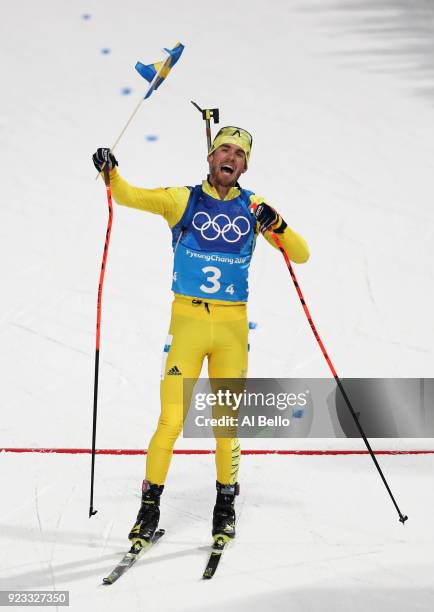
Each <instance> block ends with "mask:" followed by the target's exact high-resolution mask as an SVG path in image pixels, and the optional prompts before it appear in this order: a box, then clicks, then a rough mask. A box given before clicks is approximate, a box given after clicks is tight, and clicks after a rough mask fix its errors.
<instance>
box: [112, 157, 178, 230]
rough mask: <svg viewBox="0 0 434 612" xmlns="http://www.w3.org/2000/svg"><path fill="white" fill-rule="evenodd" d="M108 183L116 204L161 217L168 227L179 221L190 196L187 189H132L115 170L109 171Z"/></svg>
mask: <svg viewBox="0 0 434 612" xmlns="http://www.w3.org/2000/svg"><path fill="white" fill-rule="evenodd" d="M110 183H111V187H112V194H113V198H114V199H115V201H116V202H117V203H118V204H121V205H122V206H128V207H130V208H137V209H139V210H145V211H147V212H150V213H153V214H155V215H161V216H162V217H164V218H165V219H166V221H167V223H168V224H169V226H170V227H173V226H174V225H176V224H177V223H178V221H179V220H180V219H181V217H182V215H183V214H184V211H185V208H186V206H187V202H188V198H189V196H190V190H189V189H188V187H168V188H166V189H164V188H162V187H159V188H157V189H144V188H143V187H134V186H133V185H130V184H129V183H128V182H127V181H126V180H125V179H123V178H122V177H121V175H120V174H119V172H118V170H117V168H114V169H113V170H111V171H110Z"/></svg>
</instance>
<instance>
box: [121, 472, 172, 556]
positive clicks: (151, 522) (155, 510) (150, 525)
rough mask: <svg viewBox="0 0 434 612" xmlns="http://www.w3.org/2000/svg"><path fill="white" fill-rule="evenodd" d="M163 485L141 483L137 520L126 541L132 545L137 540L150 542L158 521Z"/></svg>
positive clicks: (145, 481)
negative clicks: (140, 500) (140, 502)
mask: <svg viewBox="0 0 434 612" xmlns="http://www.w3.org/2000/svg"><path fill="white" fill-rule="evenodd" d="M163 489H164V485H156V484H152V483H151V482H148V481H147V480H144V481H143V483H142V505H141V506H140V510H139V513H138V515H137V520H136V522H135V525H134V527H133V528H132V529H131V531H130V534H129V536H128V539H129V540H131V542H132V543H133V545H134V544H135V543H136V542H137V541H138V540H145V541H146V542H150V541H151V539H152V537H153V535H154V533H155V531H156V529H157V527H158V521H159V520H160V495H161V494H162V492H163Z"/></svg>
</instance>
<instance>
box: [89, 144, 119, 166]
mask: <svg viewBox="0 0 434 612" xmlns="http://www.w3.org/2000/svg"><path fill="white" fill-rule="evenodd" d="M92 161H93V163H94V166H95V168H96V169H97V170H98V172H102V169H103V167H104V166H108V167H109V170H112V169H113V168H114V167H115V166H118V165H119V164H118V160H117V159H116V157H115V156H114V155H113V153H111V151H110V149H108V148H107V147H101V148H99V149H97V151H96V153H94V154H93V155H92Z"/></svg>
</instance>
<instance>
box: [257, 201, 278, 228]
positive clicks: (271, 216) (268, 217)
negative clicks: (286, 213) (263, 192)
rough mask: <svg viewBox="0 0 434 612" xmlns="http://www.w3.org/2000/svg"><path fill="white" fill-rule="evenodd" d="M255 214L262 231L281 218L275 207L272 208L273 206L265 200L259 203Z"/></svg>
mask: <svg viewBox="0 0 434 612" xmlns="http://www.w3.org/2000/svg"><path fill="white" fill-rule="evenodd" d="M254 214H255V217H256V221H257V222H258V223H259V226H260V229H261V232H262V233H264V232H266V231H267V230H268V229H270V227H272V225H274V224H275V223H277V221H278V220H279V215H278V214H277V212H276V211H275V210H274V208H271V206H268V204H265V202H262V203H261V204H258V206H257V207H256V209H255V213H254Z"/></svg>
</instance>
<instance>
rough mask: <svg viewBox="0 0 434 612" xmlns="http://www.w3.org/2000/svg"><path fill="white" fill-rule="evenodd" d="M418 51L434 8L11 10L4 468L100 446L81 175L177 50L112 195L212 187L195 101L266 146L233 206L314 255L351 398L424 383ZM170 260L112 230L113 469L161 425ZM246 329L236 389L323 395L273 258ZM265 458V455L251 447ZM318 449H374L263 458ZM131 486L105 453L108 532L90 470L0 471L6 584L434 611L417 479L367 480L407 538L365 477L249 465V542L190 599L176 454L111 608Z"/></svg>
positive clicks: (179, 601)
mask: <svg viewBox="0 0 434 612" xmlns="http://www.w3.org/2000/svg"><path fill="white" fill-rule="evenodd" d="M85 15H88V16H89V18H87V19H86V18H84V16H85ZM433 30H434V9H433V7H432V5H431V4H429V3H426V2H423V1H422V0H419V1H418V2H405V1H404V0H401V1H400V0H390V1H387V0H379V1H378V2H371V1H370V0H367V1H366V2H356V1H354V0H345V1H336V2H331V1H330V0H324V1H320V0H316V1H312V2H295V1H288V0H286V1H284V0H272V1H270V2H266V1H265V0H261V1H253V0H250V1H249V2H248V1H247V0H238V1H237V2H228V0H222V1H221V2H218V3H215V2H210V1H209V0H206V1H204V2H194V1H193V0H188V1H187V0H182V1H180V2H174V1H173V0H171V1H169V2H165V3H158V4H156V3H151V2H148V1H143V0H142V1H139V0H124V2H114V1H113V0H109V1H108V0H106V1H105V2H102V1H101V0H88V1H84V0H80V1H75V2H67V1H66V0H63V1H61V0H56V1H55V0H40V1H39V2H35V3H33V2H29V1H25V0H16V1H15V2H14V3H9V2H8V3H7V5H5V6H4V9H3V11H2V18H1V20H0V53H1V58H2V62H1V64H0V71H1V83H2V95H1V97H0V138H1V145H2V146H1V170H2V173H1V177H2V182H1V184H2V193H1V205H0V249H1V251H0V254H1V257H0V260H1V269H2V273H1V279H2V284H1V289H2V290H1V302H0V332H1V337H0V338H1V345H0V346H1V351H0V360H1V361H0V372H1V390H2V393H1V423H0V434H1V438H0V440H1V442H0V447H66V448H73V447H79V448H88V447H89V446H90V442H91V422H92V403H93V368H94V350H95V319H96V297H97V285H98V277H99V269H100V265H101V256H102V250H103V244H104V237H105V230H106V222H107V205H106V198H105V190H104V187H103V184H102V181H100V180H99V181H95V180H94V179H95V171H94V168H93V165H92V162H91V155H92V153H93V152H94V151H95V149H96V148H97V147H98V146H110V145H111V143H112V142H113V141H114V140H115V138H116V136H117V134H118V133H119V131H120V130H121V128H122V126H123V124H124V123H125V121H126V120H127V118H128V116H129V114H130V113H131V112H132V110H133V108H134V106H135V104H136V103H137V101H138V100H139V99H140V96H141V95H142V93H143V91H144V82H143V81H142V80H141V78H140V77H139V75H138V74H137V73H136V72H135V71H134V65H135V63H136V61H138V60H140V61H142V62H144V63H150V62H153V61H159V60H161V59H162V58H163V57H164V54H163V53H162V52H161V49H162V47H164V46H166V47H172V46H173V45H174V44H175V43H176V42H177V41H178V40H179V41H181V42H182V43H183V44H185V46H186V48H185V51H184V54H183V56H182V58H181V60H180V61H179V63H178V64H177V65H176V67H175V68H174V70H173V72H172V73H171V74H170V75H169V77H168V79H167V82H165V83H164V84H163V86H162V87H161V89H160V90H159V91H158V92H157V93H156V94H155V95H153V96H152V97H151V98H150V99H149V100H148V101H146V102H144V103H143V107H142V108H141V110H140V113H139V114H138V116H137V117H136V118H135V120H134V122H133V124H132V125H131V126H130V128H129V129H128V131H127V132H126V134H125V136H124V138H123V139H122V141H121V143H120V145H119V147H118V148H117V150H116V156H117V158H118V160H119V164H120V171H121V173H122V174H123V176H124V177H125V178H127V179H128V180H129V181H131V182H133V183H135V184H138V185H142V186H147V187H154V186H155V187H157V186H169V185H184V184H189V185H192V184H196V183H197V182H199V181H201V180H202V178H204V176H205V174H206V171H207V166H206V160H205V156H206V141H205V130H204V125H203V122H202V119H201V117H200V115H199V113H198V111H197V110H196V109H194V108H193V106H192V105H191V104H190V100H195V101H196V102H198V103H199V104H200V105H201V106H202V107H215V106H218V107H219V108H220V112H221V125H227V124H235V125H241V126H243V127H246V128H247V129H249V131H251V132H252V133H253V136H254V144H253V150H252V157H251V164H250V168H249V171H248V173H247V174H246V175H244V177H243V182H242V184H243V186H245V187H246V188H249V189H252V190H254V191H256V192H257V193H259V194H261V195H263V196H265V197H267V199H268V201H269V202H270V204H272V205H273V206H275V207H276V208H277V209H278V210H279V211H280V212H281V213H282V215H283V216H284V218H285V219H286V221H287V222H288V224H289V225H291V226H292V227H294V229H296V230H297V231H299V232H300V233H301V234H302V235H303V236H304V237H305V238H306V240H307V241H308V243H309V245H310V248H311V259H310V260H309V262H308V263H307V264H306V265H303V266H296V273H297V275H298V278H299V281H300V285H301V287H302V290H303V292H304V293H305V297H306V300H307V303H308V305H309V307H310V310H311V312H312V315H313V319H314V321H315V323H316V325H317V327H318V330H319V333H320V335H321V336H322V338H323V340H324V343H325V345H326V347H327V349H328V351H329V353H330V355H331V358H332V360H333V362H334V365H335V367H336V369H337V371H338V374H339V375H340V376H342V377H349V376H354V377H359V376H371V377H382V376H384V377H386V376H390V377H429V376H431V375H432V358H433V349H432V347H433V341H434V327H433V325H432V313H433V311H434V299H433V295H434V294H433V259H432V240H433V220H434V209H433V168H434V161H433V160H434V121H433V119H434V69H433V65H432V47H433V43H432V42H431V40H432V33H433ZM103 49H108V50H109V52H108V53H103V52H102V50H103ZM123 88H130V89H131V90H132V91H131V94H130V95H122V93H121V92H122V89H123ZM213 129H214V132H215V130H216V127H213ZM149 136H156V137H157V139H156V140H148V137H149ZM171 259H172V257H171V248H170V232H169V229H168V227H167V225H166V223H165V222H164V220H162V219H161V218H159V217H156V216H152V215H147V214H144V213H140V212H139V211H133V210H130V209H126V208H122V207H115V211H114V224H113V231H112V239H111V244H110V251H109V259H108V265H107V272H106V279H105V286H104V295H103V320H102V338H101V361H100V393H99V423H98V447H100V448H138V449H140V448H145V447H146V445H147V443H148V440H149V437H150V435H151V434H152V432H153V430H154V428H155V424H156V421H157V417H158V413H159V375H160V361H161V352H162V347H163V344H164V340H165V337H166V334H167V329H168V324H169V316H170V303H171V292H170V278H171ZM249 318H250V320H253V321H255V322H257V324H258V327H257V329H256V330H255V331H254V332H253V333H252V337H251V345H252V349H251V353H250V370H249V374H250V376H252V377H289V376H297V377H301V376H309V377H313V376H318V377H328V376H329V370H328V368H327V365H326V363H325V361H324V359H323V356H322V355H321V352H320V350H319V348H318V346H317V344H316V342H315V340H314V338H313V336H312V333H311V330H310V328H309V326H308V324H307V321H306V319H305V316H304V314H303V311H302V308H301V306H300V304H299V302H298V298H297V296H296V293H295V291H294V288H293V286H292V283H291V279H290V277H289V274H288V271H287V269H286V267H285V265H284V262H283V261H282V259H281V256H280V254H279V253H278V252H277V251H275V250H273V249H271V248H270V247H269V246H268V245H267V244H266V243H265V241H263V240H258V246H257V250H256V252H255V257H254V261H253V265H252V270H251V299H250V303H249ZM197 442H198V441H194V447H198V446H199V445H198V443H197ZM199 442H201V446H203V447H205V448H212V444H211V442H212V441H210V440H204V441H199ZM392 442H393V445H394V447H396V448H400V449H402V448H415V447H416V444H417V445H418V446H419V447H421V448H432V441H431V440H422V441H421V440H419V441H408V440H407V441H406V440H398V441H391V440H388V441H381V440H377V441H374V446H376V447H377V448H384V447H385V446H386V445H387V446H388V447H389V448H391V447H392V445H391V443H392ZM265 443H266V444H267V447H268V446H269V447H272V446H273V444H274V442H273V441H270V440H266V441H264V440H262V441H259V443H258V441H256V442H255V445H256V447H261V448H265V447H266V446H265ZM308 443H310V444H311V445H312V444H313V446H314V447H318V446H319V445H320V444H321V445H322V446H325V447H328V448H356V447H357V448H363V445H362V444H360V443H358V442H357V441H355V440H328V441H327V440H320V441H315V440H314V441H312V440H310V441H307V440H300V441H297V440H293V439H292V440H287V441H285V440H283V441H282V440H281V439H280V440H279V441H278V445H279V447H280V448H282V446H284V445H285V444H287V448H295V447H298V448H307V447H308ZM253 446H254V444H253V443H250V441H244V447H250V448H252V447H253ZM191 447H192V441H191V440H184V439H180V440H179V442H178V445H177V448H191ZM143 463H144V462H143V457H110V456H98V457H97V475H96V485H95V486H96V489H95V494H96V499H95V506H96V508H97V509H98V514H97V515H96V516H95V517H94V518H92V519H91V520H89V519H88V516H87V513H88V494H89V471H90V458H89V456H88V455H78V456H77V455H34V454H33V455H32V454H23V455H16V454H9V453H3V454H2V455H1V481H0V482H1V491H2V502H3V503H2V505H1V510H0V525H1V538H2V547H1V553H0V588H1V589H53V588H58V589H68V590H70V593H71V608H72V609H74V610H84V611H87V610H102V609H104V610H105V611H106V612H109V611H112V610H113V611H115V610H121V609H122V610H123V609H128V610H222V609H225V610H237V611H239V610H247V609H248V610H249V611H251V610H263V609H264V608H267V609H270V610H294V611H297V612H298V611H315V612H316V611H320V612H322V611H329V610H333V611H334V612H336V611H341V610H342V611H351V612H352V611H357V612H358V611H360V612H361V611H363V612H364V611H365V610H367V609H371V610H373V611H375V612H376V611H381V612H383V611H386V610H387V611H388V610H390V611H392V610H393V611H394V612H397V611H403V612H404V611H408V610H431V609H432V607H433V602H434V597H433V582H432V563H433V561H434V555H433V536H432V530H431V529H430V527H431V517H432V510H431V509H432V505H433V502H434V494H433V490H432V463H433V460H432V457H431V456H429V455H427V456H387V457H380V463H381V465H382V467H383V469H384V471H385V473H386V476H387V477H388V479H389V482H390V485H391V487H392V490H393V492H394V493H395V495H396V497H397V500H398V503H399V504H400V506H401V509H402V511H403V512H405V513H408V515H409V520H408V523H407V524H406V526H405V527H402V526H401V525H400V523H399V522H398V515H397V514H396V512H395V510H394V508H393V506H392V504H391V502H390V500H389V499H388V497H387V493H386V491H385V489H384V487H383V485H382V483H381V481H380V479H379V477H378V474H377V473H376V472H375V469H374V466H373V464H372V461H371V459H370V458H369V457H366V456H337V457H306V456H296V457H295V456H287V457H282V456H267V457H258V456H246V457H243V460H242V465H241V470H240V482H241V495H240V498H239V500H238V502H237V504H238V505H237V507H238V516H239V521H238V525H239V526H238V537H237V540H236V542H235V543H234V545H233V546H232V548H231V549H230V550H228V552H227V553H226V554H225V557H224V559H223V560H222V563H221V567H220V568H219V570H218V574H217V575H216V577H215V578H214V579H213V581H211V582H202V581H200V576H201V572H202V570H203V567H204V563H205V560H206V557H207V552H208V545H209V542H210V517H211V512H212V506H213V502H214V494H215V493H214V480H215V471H214V466H213V460H212V457H210V456H176V457H174V460H173V463H172V467H171V471H170V474H169V478H168V480H167V486H166V490H165V492H164V495H163V501H162V520H161V525H162V526H163V527H166V528H167V534H166V536H165V537H164V539H163V540H162V541H161V542H160V543H159V544H158V547H156V548H155V549H154V550H152V551H151V552H150V553H149V556H148V557H147V558H146V559H145V558H144V559H143V560H142V561H141V562H140V564H138V565H137V566H136V567H135V568H133V569H132V570H131V572H129V573H128V574H127V575H126V576H124V577H123V578H122V579H121V580H120V581H119V582H118V583H117V584H116V585H113V586H111V587H102V586H100V582H101V579H102V577H103V576H104V575H106V574H107V573H108V572H109V571H110V569H111V568H112V566H113V565H114V564H115V562H116V561H117V560H119V558H120V555H121V553H122V552H124V551H125V550H126V547H127V546H128V542H127V539H126V536H127V533H128V531H129V528H130V527H131V524H132V522H133V520H134V518H135V515H136V513H137V510H138V506H139V487H140V481H141V479H142V478H143Z"/></svg>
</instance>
